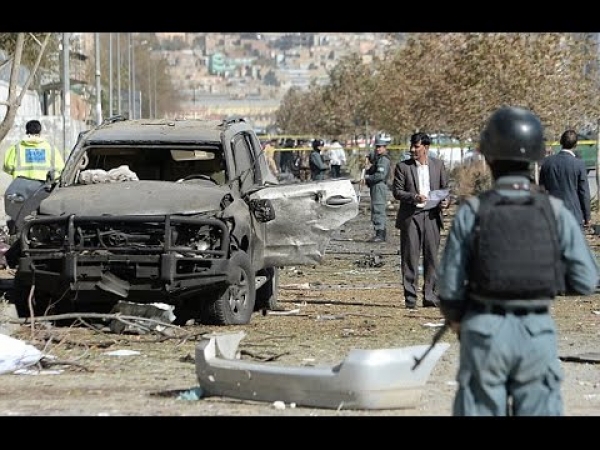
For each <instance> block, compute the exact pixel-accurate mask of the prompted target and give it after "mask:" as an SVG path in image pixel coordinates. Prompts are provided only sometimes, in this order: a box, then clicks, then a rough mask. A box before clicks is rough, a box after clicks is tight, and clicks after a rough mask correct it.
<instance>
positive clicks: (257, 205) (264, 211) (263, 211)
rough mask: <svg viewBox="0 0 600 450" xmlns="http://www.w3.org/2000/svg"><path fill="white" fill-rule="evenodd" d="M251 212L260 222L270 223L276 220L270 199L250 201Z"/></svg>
mask: <svg viewBox="0 0 600 450" xmlns="http://www.w3.org/2000/svg"><path fill="white" fill-rule="evenodd" d="M250 210H251V211H252V214H254V217H256V220H258V221H259V222H263V223H265V222H270V221H271V220H273V219H275V209H274V208H273V203H272V202H271V200H269V199H253V200H250Z"/></svg>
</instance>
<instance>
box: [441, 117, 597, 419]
mask: <svg viewBox="0 0 600 450" xmlns="http://www.w3.org/2000/svg"><path fill="white" fill-rule="evenodd" d="M480 151H481V153H482V154H483V155H484V157H485V160H486V162H487V164H488V165H489V167H490V170H491V173H492V177H493V187H492V188H491V189H489V190H488V191H486V192H483V193H481V194H479V195H478V196H474V197H471V198H468V199H467V200H466V201H465V202H464V203H463V204H461V205H460V207H459V208H458V210H457V212H456V215H455V217H454V220H453V223H452V227H451V230H450V233H449V235H448V237H447V240H446V244H445V247H444V249H443V252H442V256H441V261H440V264H439V266H438V294H439V298H440V309H441V312H442V314H443V315H444V318H445V320H446V323H447V324H448V325H449V326H450V328H451V329H452V330H453V331H455V332H456V333H457V335H458V336H459V341H460V365H459V369H458V374H457V381H458V388H457V391H456V395H455V398H454V404H453V414H454V415H456V416H475V415H478V416H504V415H523V416H533V415H541V416H559V415H563V401H562V396H561V383H562V380H563V372H562V368H561V366H560V360H559V358H558V350H557V343H556V341H557V336H556V326H555V323H554V320H553V318H552V316H551V314H550V312H549V307H550V305H551V303H552V301H553V300H554V299H555V296H556V295H557V294H558V293H559V292H562V291H566V292H567V293H575V294H577V295H590V294H592V293H593V292H594V291H595V288H596V285H597V284H598V266H597V264H596V260H595V258H594V255H593V253H592V252H591V251H590V248H589V246H588V244H587V241H586V238H585V236H584V234H583V232H582V229H581V227H580V226H579V224H578V223H577V221H576V219H575V217H574V216H573V214H572V213H571V212H570V211H569V210H568V209H567V208H566V207H564V205H563V203H562V201H561V200H559V199H556V198H554V197H551V196H548V195H547V194H546V193H543V192H541V191H540V190H539V189H536V186H535V185H534V184H533V182H532V181H531V180H530V175H529V166H530V163H531V162H533V161H539V160H541V159H542V158H543V157H544V153H545V145H544V128H543V126H542V123H541V122H540V119H539V118H538V117H537V116H536V115H535V114H534V113H533V112H532V111H530V110H528V109H525V108H521V107H512V106H504V107H501V108H499V109H498V110H496V111H495V112H494V113H493V114H492V115H491V117H490V118H489V120H488V121H487V123H486V125H485V128H484V129H483V132H482V134H481V140H480ZM561 261H562V262H561ZM565 301H569V299H568V297H567V298H566V299H565Z"/></svg>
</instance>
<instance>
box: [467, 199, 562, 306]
mask: <svg viewBox="0 0 600 450" xmlns="http://www.w3.org/2000/svg"><path fill="white" fill-rule="evenodd" d="M479 200H480V204H479V210H478V211H477V212H476V219H475V228H474V233H473V235H472V239H473V240H472V250H473V251H472V259H471V261H470V263H469V284H470V287H469V289H470V291H472V292H474V293H477V294H480V295H483V296H488V297H494V298H497V299H507V300H510V299H539V298H554V297H555V296H556V294H557V292H558V291H559V290H561V289H562V288H561V286H562V284H561V282H560V280H562V279H564V273H562V265H561V258H560V246H559V242H558V232H557V228H556V215H555V213H554V209H553V207H552V205H551V203H550V199H549V197H548V196H547V195H546V194H543V193H539V192H532V193H531V195H530V196H523V197H508V196H503V195H501V194H499V193H498V192H496V191H494V190H491V191H487V192H484V193H483V194H480V195H479Z"/></svg>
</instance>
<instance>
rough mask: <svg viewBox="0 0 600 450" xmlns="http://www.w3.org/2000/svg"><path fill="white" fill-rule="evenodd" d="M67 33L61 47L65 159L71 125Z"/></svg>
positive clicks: (63, 36)
mask: <svg viewBox="0 0 600 450" xmlns="http://www.w3.org/2000/svg"><path fill="white" fill-rule="evenodd" d="M70 37H71V36H70V34H69V33H63V35H62V47H63V57H62V59H63V61H62V63H63V64H62V65H63V67H62V77H63V80H62V81H63V99H62V100H63V101H62V107H63V108H62V116H63V145H62V156H63V159H66V156H67V155H66V154H65V153H66V151H67V146H69V144H70V142H69V126H70V124H71V70H70V67H71V66H70V64H69V63H70V61H69V55H70V53H71V46H70V43H69V39H70Z"/></svg>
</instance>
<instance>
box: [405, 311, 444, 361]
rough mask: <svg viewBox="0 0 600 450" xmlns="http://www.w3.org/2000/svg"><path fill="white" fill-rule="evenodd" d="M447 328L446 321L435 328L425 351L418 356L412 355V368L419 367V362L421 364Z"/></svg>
mask: <svg viewBox="0 0 600 450" xmlns="http://www.w3.org/2000/svg"><path fill="white" fill-rule="evenodd" d="M448 328H449V325H448V322H447V321H446V322H444V324H443V325H442V326H441V327H440V329H439V330H437V331H436V332H435V334H434V335H433V339H432V340H431V344H429V347H427V350H425V352H424V353H423V354H422V355H421V356H420V357H418V358H417V357H416V356H415V357H414V358H415V363H414V364H413V366H412V370H415V369H416V368H417V367H419V364H421V362H422V361H423V360H424V359H425V357H426V356H427V355H428V354H429V352H430V351H431V350H433V347H435V344H437V343H438V342H439V340H440V339H441V338H442V336H443V335H444V333H445V332H446V330H447V329H448Z"/></svg>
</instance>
